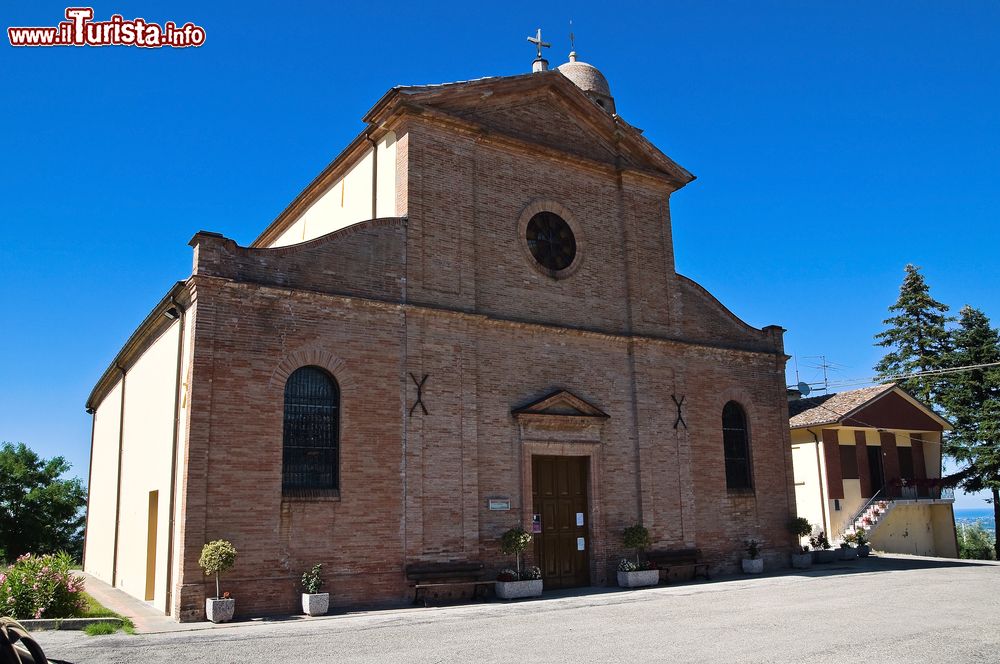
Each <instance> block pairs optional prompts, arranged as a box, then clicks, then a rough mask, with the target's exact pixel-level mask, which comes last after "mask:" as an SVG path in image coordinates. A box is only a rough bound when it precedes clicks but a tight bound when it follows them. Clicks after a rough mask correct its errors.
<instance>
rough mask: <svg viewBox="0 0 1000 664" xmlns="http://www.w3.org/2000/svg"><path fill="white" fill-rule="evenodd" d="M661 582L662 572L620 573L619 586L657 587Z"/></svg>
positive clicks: (648, 570) (647, 570)
mask: <svg viewBox="0 0 1000 664" xmlns="http://www.w3.org/2000/svg"><path fill="white" fill-rule="evenodd" d="M659 582H660V570H658V569H643V570H637V571H635V572H618V585H619V586H621V587H622V588H642V587H644V586H655V585H656V584H658V583H659Z"/></svg>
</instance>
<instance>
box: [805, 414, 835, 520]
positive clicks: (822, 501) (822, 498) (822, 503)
mask: <svg viewBox="0 0 1000 664" xmlns="http://www.w3.org/2000/svg"><path fill="white" fill-rule="evenodd" d="M806 431H808V432H809V433H811V434H812V437H813V440H814V441H815V442H816V475H817V479H818V480H819V508H820V510H821V513H822V515H823V533H824V534H825V535H826V537H827V539H829V538H830V526H829V524H828V523H827V522H826V489H825V488H824V487H823V466H821V465H820V459H819V436H817V435H816V432H815V431H813V430H812V429H806Z"/></svg>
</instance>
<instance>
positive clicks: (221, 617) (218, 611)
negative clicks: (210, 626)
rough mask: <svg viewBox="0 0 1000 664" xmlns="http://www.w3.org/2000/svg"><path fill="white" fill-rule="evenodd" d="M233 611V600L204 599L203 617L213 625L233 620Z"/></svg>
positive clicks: (234, 608) (234, 602)
mask: <svg viewBox="0 0 1000 664" xmlns="http://www.w3.org/2000/svg"><path fill="white" fill-rule="evenodd" d="M235 611H236V600H235V599H232V598H230V599H216V598H214V597H208V598H206V599H205V615H206V616H208V619H209V620H211V621H212V622H214V623H224V622H229V621H230V620H232V619H233V613H234V612H235Z"/></svg>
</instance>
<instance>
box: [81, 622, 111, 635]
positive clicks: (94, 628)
mask: <svg viewBox="0 0 1000 664" xmlns="http://www.w3.org/2000/svg"><path fill="white" fill-rule="evenodd" d="M83 631H84V632H86V633H87V635H88V636H102V635H104V634H114V633H115V632H117V631H118V627H116V626H115V625H113V624H111V623H94V624H93V625H87V626H86V627H84V628H83Z"/></svg>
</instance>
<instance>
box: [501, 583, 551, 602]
mask: <svg viewBox="0 0 1000 664" xmlns="http://www.w3.org/2000/svg"><path fill="white" fill-rule="evenodd" d="M494 588H495V590H496V593H497V597H499V598H500V599H521V598H522V597H538V596H540V595H541V594H542V580H541V579H528V580H527V581H497V583H496V586H494Z"/></svg>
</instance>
